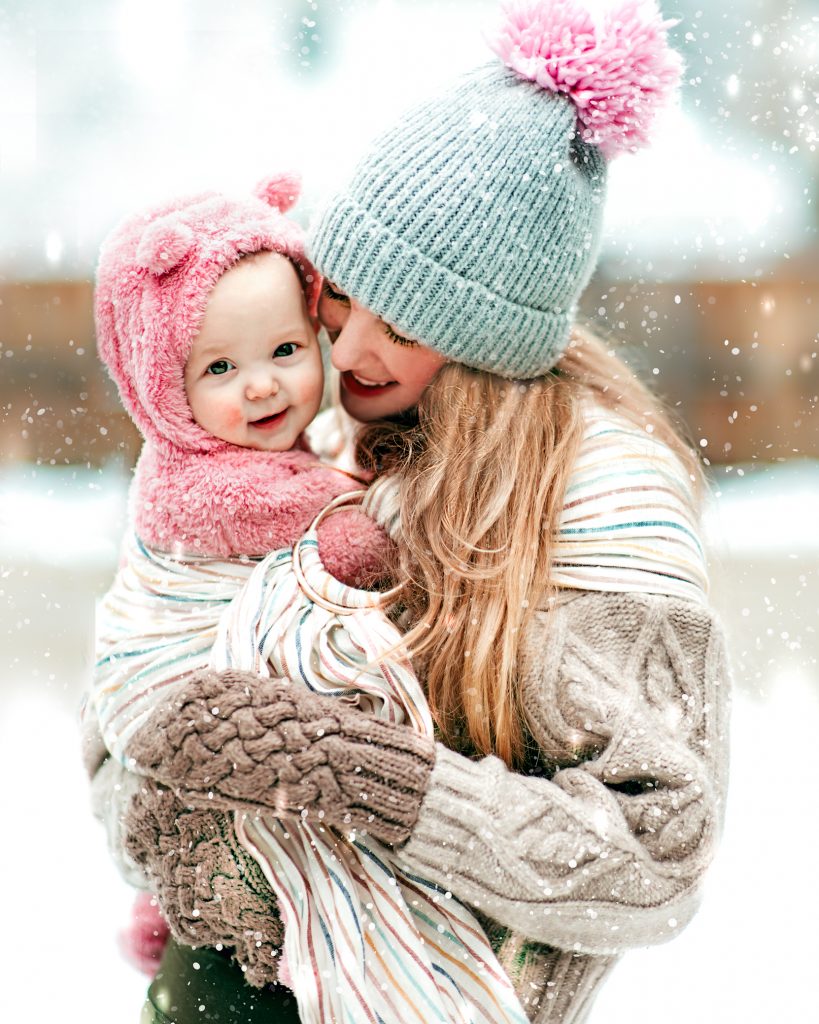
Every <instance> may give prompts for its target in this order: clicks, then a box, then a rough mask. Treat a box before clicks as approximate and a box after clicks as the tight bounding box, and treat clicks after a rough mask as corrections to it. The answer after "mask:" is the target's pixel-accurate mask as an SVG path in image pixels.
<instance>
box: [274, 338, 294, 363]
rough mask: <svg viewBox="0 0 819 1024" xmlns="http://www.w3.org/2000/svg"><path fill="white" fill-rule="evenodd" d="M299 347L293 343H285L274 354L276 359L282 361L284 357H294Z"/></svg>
mask: <svg viewBox="0 0 819 1024" xmlns="http://www.w3.org/2000/svg"><path fill="white" fill-rule="evenodd" d="M297 347H298V346H297V345H296V344H295V342H293V341H285V342H283V343H282V344H281V345H279V346H278V347H277V348H276V351H275V352H274V353H273V358H274V359H281V358H283V357H284V356H292V355H293V353H294V352H295V351H296V348H297Z"/></svg>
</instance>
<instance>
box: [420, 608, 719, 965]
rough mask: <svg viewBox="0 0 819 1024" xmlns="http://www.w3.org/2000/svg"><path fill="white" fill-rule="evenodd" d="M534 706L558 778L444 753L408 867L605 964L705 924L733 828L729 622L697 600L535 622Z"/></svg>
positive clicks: (528, 642) (525, 691)
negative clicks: (700, 920)
mask: <svg viewBox="0 0 819 1024" xmlns="http://www.w3.org/2000/svg"><path fill="white" fill-rule="evenodd" d="M524 655H525V657H524V663H525V671H524V675H523V679H522V695H523V700H524V704H525V708H526V712H527V716H528V719H529V726H530V730H531V733H532V736H533V737H534V739H535V740H536V742H537V744H538V746H539V748H540V752H541V756H542V758H543V759H544V762H545V764H546V766H547V768H546V770H545V771H543V772H542V773H540V774H538V775H532V776H527V775H522V774H518V773H514V772H511V771H509V770H508V769H507V768H506V766H505V765H504V764H503V763H502V762H501V761H500V760H498V759H497V758H494V757H486V758H483V759H481V760H478V761H473V760H469V759H468V758H465V757H463V756H460V755H458V754H456V753H453V752H452V751H450V750H448V749H446V748H444V747H443V746H441V745H440V744H439V746H438V753H437V759H436V764H435V767H434V769H433V772H432V776H431V780H430V784H429V786H428V789H427V791H426V794H425V796H424V799H423V803H422V805H421V811H420V815H419V818H418V820H417V823H416V825H415V828H414V830H413V833H412V835H411V836H410V838H409V840H408V842H407V843H406V844H405V846H404V847H403V848H402V857H403V859H404V861H405V863H406V865H407V867H408V869H409V870H410V871H412V872H415V873H417V874H419V875H421V876H423V877H424V878H428V879H431V880H432V881H434V882H436V883H438V884H439V885H441V886H442V887H443V888H445V889H447V890H450V891H451V892H452V893H453V894H454V895H455V896H457V897H458V898H459V899H461V900H463V901H464V902H465V903H467V904H469V905H472V906H474V907H476V908H478V909H479V910H480V911H481V912H482V913H484V914H487V915H488V916H490V917H491V918H494V919H495V920H496V921H498V922H499V923H501V924H503V925H505V926H507V927H510V928H513V929H515V930H517V931H519V932H522V933H523V934H524V935H526V936H528V937H529V938H531V939H533V940H535V941H539V942H544V943H547V944H549V945H551V946H556V947H558V948H561V949H574V950H576V951H579V952H585V953H592V954H607V953H617V952H619V951H621V950H623V949H626V948H628V947H631V946H639V945H648V944H652V943H655V942H660V941H663V940H664V939H666V938H669V937H671V936H672V935H674V934H675V933H676V932H678V931H679V930H680V929H681V928H682V927H683V926H684V925H685V924H686V923H687V922H688V921H689V919H690V918H691V916H692V915H693V913H694V910H695V909H696V906H697V902H698V893H699V888H700V883H701V881H702V877H703V873H704V871H705V869H706V867H707V865H708V863H709V861H710V860H711V857H712V855H713V852H714V849H715V845H716V842H717V839H718V835H719V832H720V828H721V821H722V810H723V798H724V790H725V783H726V761H727V757H726V742H727V737H726V733H727V723H726V714H727V699H728V680H727V677H726V664H725V656H724V651H723V642H722V636H721V631H720V628H719V626H718V625H717V624H716V623H715V621H714V618H713V615H712V614H711V613H709V611H708V610H707V609H706V608H704V607H701V606H700V605H697V604H694V603H693V602H688V601H684V600H676V599H671V598H666V597H656V596H649V595H635V594H615V593H608V594H606V593H603V594H591V593H582V594H581V595H579V596H577V597H574V599H571V600H568V601H566V602H565V603H563V604H562V605H558V606H557V607H556V608H555V609H554V610H553V611H551V612H548V611H539V612H536V613H535V618H534V622H533V624H532V627H531V628H530V630H529V631H528V634H527V636H526V637H525V640H524Z"/></svg>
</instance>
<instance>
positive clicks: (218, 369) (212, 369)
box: [205, 359, 236, 377]
mask: <svg viewBox="0 0 819 1024" xmlns="http://www.w3.org/2000/svg"><path fill="white" fill-rule="evenodd" d="M235 369H236V367H235V366H234V365H233V363H232V362H231V361H230V360H229V359H217V360H216V362H215V363H211V364H210V366H209V367H208V368H207V370H205V373H212V374H213V375H214V377H218V376H220V375H221V374H223V373H227V372H228V371H229V370H235Z"/></svg>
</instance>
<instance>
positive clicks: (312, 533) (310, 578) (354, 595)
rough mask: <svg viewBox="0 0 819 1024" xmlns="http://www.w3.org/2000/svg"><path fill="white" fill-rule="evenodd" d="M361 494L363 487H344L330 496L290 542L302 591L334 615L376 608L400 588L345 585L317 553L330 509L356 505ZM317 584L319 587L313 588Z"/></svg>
mask: <svg viewBox="0 0 819 1024" xmlns="http://www.w3.org/2000/svg"><path fill="white" fill-rule="evenodd" d="M364 494H365V492H364V491H348V492H347V493H345V494H339V495H338V497H336V498H333V500H332V501H331V502H330V503H329V504H328V505H326V506H325V507H324V508H323V509H322V510H321V512H319V514H318V515H317V516H316V518H315V519H314V520H313V522H312V523H311V524H310V528H309V529H308V530H307V531H306V533H305V534H304V536H303V537H302V538H301V539H300V540H298V541H296V543H295V544H294V545H293V572H294V574H295V576H296V579H297V580H298V583H299V586H300V587H301V589H302V591H303V593H304V594H305V596H306V597H308V598H309V599H310V600H311V601H312V602H313V603H314V604H317V605H319V606H320V607H321V608H324V609H326V610H327V611H329V612H333V613H335V614H337V615H350V614H351V613H352V612H355V611H358V610H359V609H361V608H380V607H382V606H384V605H386V604H389V603H390V601H392V600H394V599H395V598H396V597H397V596H398V594H399V593H400V592H401V589H402V587H401V585H400V584H399V585H397V586H394V587H390V588H389V590H379V591H373V590H359V589H357V588H356V587H348V586H347V585H346V584H345V583H342V582H341V580H337V579H336V578H335V576H333V575H331V574H330V573H329V572H327V570H326V569H325V568H324V565H323V564H322V562H321V559H320V557H319V553H318V527H319V525H320V524H321V523H322V521H323V520H324V519H325V518H326V517H327V516H330V515H332V514H333V513H334V512H338V511H340V510H341V509H344V508H349V507H350V506H351V505H360V504H361V502H362V501H363V498H364ZM305 563H306V564H305ZM314 581H315V583H314ZM319 584H320V585H321V589H320V590H319V589H318V588H317V585H319Z"/></svg>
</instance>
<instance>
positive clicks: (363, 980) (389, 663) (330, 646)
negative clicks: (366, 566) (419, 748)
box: [94, 492, 527, 1024]
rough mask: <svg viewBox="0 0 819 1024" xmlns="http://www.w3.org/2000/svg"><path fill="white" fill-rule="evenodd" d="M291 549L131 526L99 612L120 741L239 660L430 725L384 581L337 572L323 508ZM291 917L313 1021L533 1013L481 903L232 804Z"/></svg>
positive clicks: (118, 747)
mask: <svg viewBox="0 0 819 1024" xmlns="http://www.w3.org/2000/svg"><path fill="white" fill-rule="evenodd" d="M360 500H361V492H355V493H354V494H351V495H343V496H341V497H340V498H338V499H336V500H335V501H334V502H332V503H331V504H330V505H329V506H328V507H327V509H325V510H324V511H323V512H322V513H321V515H320V516H319V517H318V518H317V519H316V520H315V522H314V523H313V525H312V526H311V528H310V529H309V530H308V531H307V533H306V534H305V535H304V537H303V538H302V539H301V540H300V541H299V542H297V544H296V545H294V547H293V549H292V551H291V550H289V549H287V550H281V551H276V552H273V553H272V554H270V555H268V556H267V557H266V558H265V559H263V560H262V561H260V562H258V563H249V562H242V561H240V560H236V561H234V560H229V561H227V562H223V561H219V562H217V561H215V560H213V559H192V560H190V561H189V562H188V561H178V560H175V559H173V558H171V557H170V556H163V555H160V554H158V553H156V552H152V551H150V550H149V549H146V548H145V547H144V546H143V545H140V544H139V542H138V541H133V542H132V545H131V549H130V552H129V557H128V559H127V563H126V566H125V567H124V568H123V570H122V571H121V572H120V574H119V576H118V579H117V583H115V586H114V587H113V588H112V591H111V593H110V594H109V596H108V598H107V599H106V602H104V604H103V607H102V609H101V613H100V629H99V639H98V643H99V652H98V655H99V656H98V663H97V677H96V688H95V694H94V699H95V705H96V710H97V714H98V716H99V719H100V725H101V728H102V732H103V736H104V737H105V739H106V743H107V745H108V746H109V749H111V750H112V753H114V754H117V755H118V756H119V757H120V759H124V757H125V754H124V748H125V746H126V744H127V739H128V737H129V736H130V735H132V734H133V732H134V731H135V729H137V728H138V727H139V725H140V724H141V722H142V721H144V719H145V717H146V716H147V715H148V714H149V713H150V710H151V709H152V708H153V707H155V706H156V704H157V702H158V701H160V700H166V699H169V698H170V697H171V696H172V694H173V690H174V686H175V684H178V683H179V682H181V681H182V680H183V679H184V677H185V676H187V675H188V673H189V672H190V671H192V670H193V669H195V668H201V667H205V666H206V665H209V666H210V667H212V668H214V669H223V668H235V669H244V670H248V671H251V672H254V673H256V674H257V675H265V676H275V677H277V678H283V679H288V680H289V681H290V683H291V684H292V685H294V686H299V685H301V686H306V687H308V688H309V689H310V690H312V691H314V692H317V693H320V694H323V695H326V696H332V697H337V698H342V699H344V700H345V701H348V702H353V703H354V704H355V705H356V706H357V707H358V708H360V710H361V711H362V712H366V713H367V714H370V715H373V716H374V717H377V718H379V719H381V720H384V721H390V722H395V723H403V724H406V725H408V726H411V727H412V728H414V729H416V730H417V731H418V732H420V733H422V734H423V735H426V736H430V737H431V736H432V734H433V726H432V719H431V715H430V712H429V708H428V705H427V701H426V698H425V695H424V693H423V689H422V687H421V685H420V683H419V681H418V679H417V677H416V675H415V673H414V671H413V670H412V667H411V665H410V663H409V661H408V660H407V658H406V656H405V654H404V653H403V652H402V651H401V648H400V643H401V634H400V632H399V631H398V629H397V628H396V627H395V626H394V625H393V624H392V623H391V622H390V621H389V619H388V618H387V617H386V615H385V614H384V611H383V606H384V604H385V601H386V600H389V596H390V595H389V594H387V595H383V594H379V593H377V592H372V591H365V590H356V589H353V588H350V587H347V586H345V585H344V584H342V583H341V582H339V581H338V580H336V579H335V578H334V577H332V576H330V575H329V574H328V573H327V572H326V570H325V569H324V567H323V566H322V564H321V561H320V558H319V553H318V538H317V528H318V525H319V523H320V521H321V519H322V518H323V517H324V516H325V515H329V514H332V512H333V511H334V510H335V509H336V508H339V507H342V506H343V505H345V504H348V503H350V502H351V501H360ZM235 823H236V831H237V836H238V837H239V840H240V842H241V843H242V844H243V845H244V846H245V847H246V849H247V850H248V851H249V852H250V853H251V855H252V856H253V857H254V858H255V860H256V861H257V862H258V864H259V865H260V867H261V869H262V871H263V872H264V874H265V876H266V878H267V879H268V881H269V883H270V886H271V888H272V890H273V892H274V893H275V895H276V898H277V900H278V906H279V912H280V914H281V917H282V920H283V922H284V924H285V940H284V950H283V955H284V957H285V959H286V962H287V965H288V968H289V972H290V976H291V979H292V985H293V988H294V991H295V994H296V997H297V1000H298V1005H299V1016H300V1019H301V1020H302V1021H303V1022H304V1024H327V1022H339V1024H342V1022H344V1024H354V1022H359V1021H371V1022H372V1024H405V1022H408V1021H418V1022H419V1024H420V1022H432V1021H435V1022H440V1024H449V1022H452V1024H490V1022H492V1024H495V1022H497V1024H506V1022H515V1024H524V1022H525V1021H526V1020H527V1018H526V1014H525V1013H524V1011H523V1009H522V1007H521V1005H520V1002H519V1000H518V997H517V995H516V994H515V991H514V988H513V986H512V983H511V981H510V980H509V977H508V976H507V974H506V972H505V971H504V970H503V968H502V967H501V965H500V964H499V962H498V960H497V958H496V956H495V954H494V952H493V951H492V948H491V946H490V944H489V941H488V939H487V937H486V935H485V933H484V931H483V929H482V927H481V925H480V924H479V923H478V921H477V920H476V919H475V917H474V915H473V914H472V913H471V912H470V911H469V910H468V908H467V907H465V906H464V905H463V904H461V903H460V902H459V901H458V900H457V899H456V898H455V897H454V896H453V895H452V894H451V893H450V892H447V891H444V890H442V889H441V888H440V887H438V886H437V885H435V884H433V883H432V882H429V881H426V880H424V879H422V878H418V877H416V876H414V875H411V874H409V873H406V872H404V871H403V870H402V866H401V861H400V855H399V854H398V853H396V851H394V850H392V849H391V848H389V847H387V846H384V845H382V844H380V843H378V842H377V841H376V840H375V839H373V838H372V837H371V836H369V835H357V834H355V833H350V834H342V833H341V832H339V831H338V830H336V829H334V828H331V827H329V826H325V825H324V824H323V823H322V822H321V821H320V820H316V819H312V818H307V817H297V816H293V815H288V816H282V817H278V816H275V815H274V814H273V813H272V812H263V811H260V812H259V813H257V814H254V815H251V814H248V813H246V812H243V811H237V812H235Z"/></svg>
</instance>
